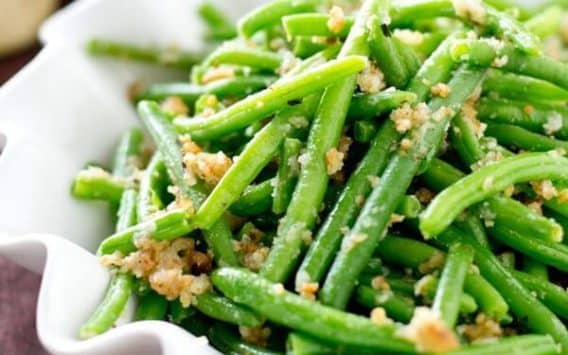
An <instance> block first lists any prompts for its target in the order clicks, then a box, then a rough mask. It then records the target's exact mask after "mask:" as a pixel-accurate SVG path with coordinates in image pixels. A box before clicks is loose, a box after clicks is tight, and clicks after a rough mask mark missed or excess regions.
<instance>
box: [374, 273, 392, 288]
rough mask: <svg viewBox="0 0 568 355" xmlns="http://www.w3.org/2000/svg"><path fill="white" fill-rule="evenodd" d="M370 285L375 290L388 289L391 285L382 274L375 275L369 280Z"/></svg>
mask: <svg viewBox="0 0 568 355" xmlns="http://www.w3.org/2000/svg"><path fill="white" fill-rule="evenodd" d="M371 287H373V288H374V289H375V290H380V291H390V289H391V287H390V285H389V283H388V281H387V279H386V278H385V277H384V276H376V277H374V278H373V279H372V280H371Z"/></svg>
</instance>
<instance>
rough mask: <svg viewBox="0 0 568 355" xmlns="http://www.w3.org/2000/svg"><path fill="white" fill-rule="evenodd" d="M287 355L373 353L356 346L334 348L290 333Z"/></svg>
mask: <svg viewBox="0 0 568 355" xmlns="http://www.w3.org/2000/svg"><path fill="white" fill-rule="evenodd" d="M286 350H287V352H286V354H287V355H316V354H318V355H341V354H360V355H370V354H373V352H372V351H370V350H369V349H366V348H361V347H354V346H345V345H340V346H336V345H335V346H334V345H332V344H329V343H326V342H322V341H320V340H316V339H314V338H312V337H309V336H306V335H305V334H301V333H290V334H288V339H287V341H286Z"/></svg>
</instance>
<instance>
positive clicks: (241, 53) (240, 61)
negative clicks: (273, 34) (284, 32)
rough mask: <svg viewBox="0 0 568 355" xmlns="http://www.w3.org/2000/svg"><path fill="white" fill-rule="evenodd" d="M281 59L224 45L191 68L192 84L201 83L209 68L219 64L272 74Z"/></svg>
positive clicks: (248, 49) (275, 55) (277, 55)
mask: <svg viewBox="0 0 568 355" xmlns="http://www.w3.org/2000/svg"><path fill="white" fill-rule="evenodd" d="M282 61H283V57H282V56H281V55H279V54H277V53H274V52H269V51H266V50H263V49H257V48H248V47H238V46H236V45H224V46H221V47H219V48H218V49H217V50H215V51H214V52H213V53H211V54H210V55H209V56H208V57H207V58H206V59H205V60H204V61H203V63H201V64H200V65H199V66H195V67H193V70H192V73H191V79H192V82H193V83H201V82H202V81H203V76H204V75H205V73H206V72H207V70H208V69H209V68H211V67H216V66H219V65H221V64H229V65H238V66H245V67H249V68H251V69H254V70H258V71H267V72H269V73H270V72H272V73H274V72H275V71H276V70H277V69H278V68H279V67H280V66H281V65H282Z"/></svg>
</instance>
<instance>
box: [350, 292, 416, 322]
mask: <svg viewBox="0 0 568 355" xmlns="http://www.w3.org/2000/svg"><path fill="white" fill-rule="evenodd" d="M355 297H356V299H357V302H358V303H359V304H361V305H363V306H365V307H367V308H375V307H382V308H384V310H385V312H386V313H387V315H388V316H389V317H391V318H393V319H394V320H397V321H400V322H404V323H408V322H409V321H410V319H411V318H412V314H413V313H414V302H413V301H412V299H411V298H407V297H403V296H400V295H397V294H396V293H394V292H392V291H390V290H389V291H380V290H375V289H373V288H371V287H369V286H359V287H357V290H356V291H355Z"/></svg>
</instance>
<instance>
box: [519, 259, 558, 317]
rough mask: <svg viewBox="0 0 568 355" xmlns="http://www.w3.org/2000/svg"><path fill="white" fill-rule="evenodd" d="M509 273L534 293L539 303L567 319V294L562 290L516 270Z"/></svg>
mask: <svg viewBox="0 0 568 355" xmlns="http://www.w3.org/2000/svg"><path fill="white" fill-rule="evenodd" d="M511 273H512V274H513V276H514V277H515V278H516V279H517V280H519V282H521V283H522V284H523V285H524V286H525V287H526V288H528V289H529V290H530V291H532V292H535V293H536V296H537V297H538V298H539V299H540V300H541V302H542V303H544V304H545V305H546V306H547V307H548V308H550V310H551V311H552V312H554V313H555V314H557V315H558V316H560V317H562V318H564V319H568V293H566V290H565V289H564V288H562V287H560V286H558V285H555V284H553V283H551V282H548V281H547V280H543V279H542V278H540V277H538V276H534V275H531V274H529V273H525V272H520V271H516V270H511Z"/></svg>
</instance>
